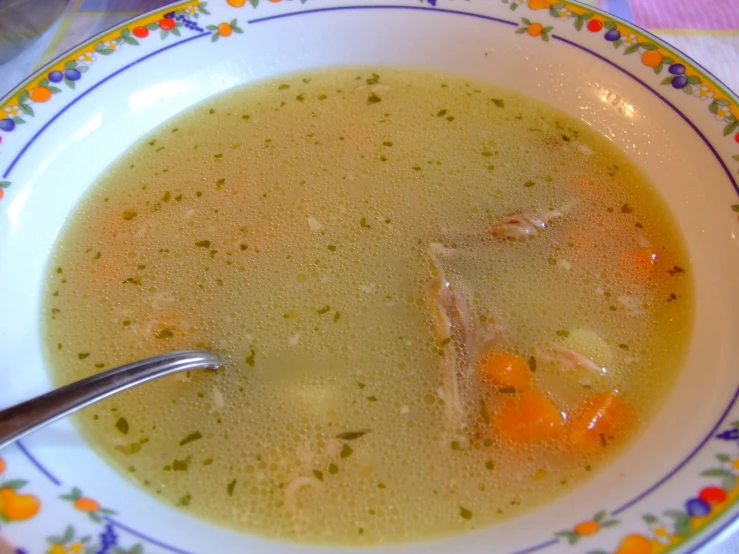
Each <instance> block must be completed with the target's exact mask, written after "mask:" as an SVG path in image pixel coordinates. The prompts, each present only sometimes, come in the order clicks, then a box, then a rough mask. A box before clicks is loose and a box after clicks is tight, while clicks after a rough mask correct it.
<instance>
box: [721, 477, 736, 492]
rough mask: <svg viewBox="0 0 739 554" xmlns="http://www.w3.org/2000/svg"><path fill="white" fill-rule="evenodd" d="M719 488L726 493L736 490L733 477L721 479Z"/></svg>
mask: <svg viewBox="0 0 739 554" xmlns="http://www.w3.org/2000/svg"><path fill="white" fill-rule="evenodd" d="M721 488H722V489H724V490H725V491H726V492H729V491H732V490H734V489H735V488H736V477H735V476H734V475H727V476H726V477H724V478H723V479H721Z"/></svg>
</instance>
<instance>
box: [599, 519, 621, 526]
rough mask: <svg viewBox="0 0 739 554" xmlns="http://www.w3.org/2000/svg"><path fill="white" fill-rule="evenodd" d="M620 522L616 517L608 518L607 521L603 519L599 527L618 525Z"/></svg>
mask: <svg viewBox="0 0 739 554" xmlns="http://www.w3.org/2000/svg"><path fill="white" fill-rule="evenodd" d="M619 523H620V522H619V521H618V520H617V519H609V520H607V521H604V522H603V523H601V524H600V526H601V527H614V526H616V525H618V524H619Z"/></svg>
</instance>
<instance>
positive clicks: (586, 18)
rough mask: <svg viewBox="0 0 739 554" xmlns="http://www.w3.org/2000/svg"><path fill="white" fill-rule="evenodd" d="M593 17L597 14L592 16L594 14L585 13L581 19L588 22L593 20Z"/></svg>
mask: <svg viewBox="0 0 739 554" xmlns="http://www.w3.org/2000/svg"><path fill="white" fill-rule="evenodd" d="M593 15H595V14H592V13H584V14H582V15H581V16H580V18H581V19H584V20H585V21H588V20H590V19H592V17H593Z"/></svg>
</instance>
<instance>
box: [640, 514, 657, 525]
mask: <svg viewBox="0 0 739 554" xmlns="http://www.w3.org/2000/svg"><path fill="white" fill-rule="evenodd" d="M642 519H643V520H644V523H646V524H647V525H654V524H655V523H658V522H659V519H657V518H656V517H655V516H653V515H652V514H647V515H645V516H642Z"/></svg>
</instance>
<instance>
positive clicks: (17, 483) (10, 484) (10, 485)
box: [2, 479, 28, 491]
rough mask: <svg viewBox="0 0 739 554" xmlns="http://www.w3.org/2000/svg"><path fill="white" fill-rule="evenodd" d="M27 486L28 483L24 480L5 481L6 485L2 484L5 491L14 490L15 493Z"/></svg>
mask: <svg viewBox="0 0 739 554" xmlns="http://www.w3.org/2000/svg"><path fill="white" fill-rule="evenodd" d="M27 484H28V481H24V480H23V479H13V480H11V481H5V483H3V484H2V487H3V488H4V489H13V490H14V491H17V490H19V489H22V488H23V487H25V486H26V485H27Z"/></svg>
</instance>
